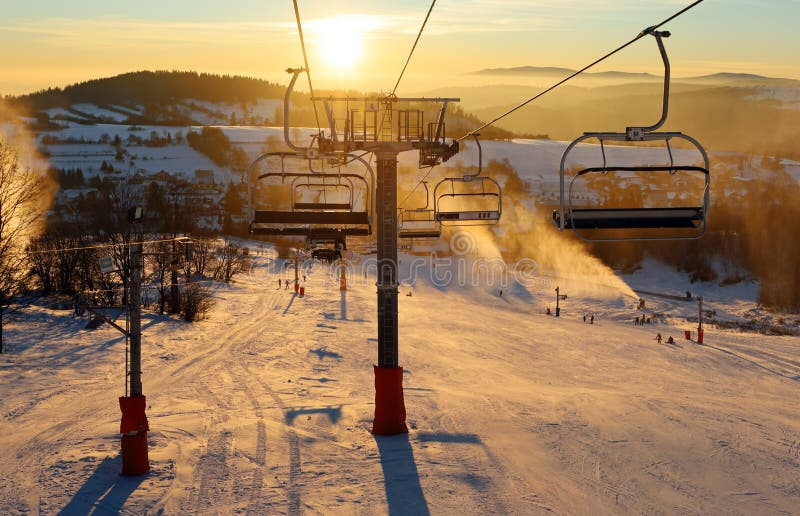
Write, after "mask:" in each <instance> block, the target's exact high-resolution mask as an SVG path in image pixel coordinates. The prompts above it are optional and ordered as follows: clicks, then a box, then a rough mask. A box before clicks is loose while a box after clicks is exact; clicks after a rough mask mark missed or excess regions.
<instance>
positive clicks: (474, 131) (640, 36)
mask: <svg viewBox="0 0 800 516" xmlns="http://www.w3.org/2000/svg"><path fill="white" fill-rule="evenodd" d="M702 2H703V0H697V1H695V2H693V3H692V4H690V5H688V6H687V7H684V8H683V9H681V10H680V11H678V12H677V13H675V14H673V15H672V16H670V17H669V18H667V19H666V20H664V21H662V22H661V23H659V24H658V25H653V26H652V27H648V28H646V29H644V30H643V31H642V32H640V33H639V34H638V35H637V36H636V37H635V38H633V39H632V40H630V41H628V42H627V43H625V44H623V45H621V46H619V47H617V48H616V49H614V50H612V51H611V52H609V53H608V54H606V55H604V56H603V57H601V58H600V59H597V60H596V61H594V62H592V63H591V64H589V65H587V66H584V67H583V68H581V69H580V70H578V71H577V72H575V73H573V74H572V75H570V76H569V77H566V78H565V79H562V80H560V81H558V82H557V83H555V84H554V85H552V86H550V87H549V88H547V89H546V90H544V91H542V92H541V93H539V94H537V95H535V96H533V97H531V98H529V99H528V100H526V101H525V102H522V103H521V104H518V105H517V106H514V107H513V108H511V109H509V110H508V111H506V112H505V113H503V114H502V115H499V116H497V117H496V118H495V119H494V120H492V121H490V122H486V123H485V124H483V125H482V126H480V127H478V128H477V129H473V130H472V131H470V132H468V133H467V134H465V135H464V136H462V137H461V138H458V139H457V140H456V141H458V142H460V141H462V140H464V139H466V138H469V137H470V136H472V135H473V134H475V133H477V132H479V131H480V130H481V129H484V128H486V127H488V126H490V125H493V124H495V123H496V122H498V121H500V120H501V119H503V118H505V117H507V116H508V115H510V114H511V113H513V112H514V111H517V110H518V109H521V108H522V107H524V106H527V105H528V104H530V103H531V102H533V101H534V100H536V99H538V98H539V97H541V96H543V95H545V94H547V93H549V92H551V91H553V90H554V89H556V88H558V87H559V86H561V85H562V84H564V83H565V82H567V81H569V80H570V79H573V78H574V77H576V76H578V75H580V74H582V73H583V72H585V71H586V70H588V69H589V68H591V67H593V66H595V65H597V64H599V63H601V62H602V61H605V60H606V59H608V58H609V57H611V56H613V55H614V54H616V53H618V52H620V51H621V50H623V49H624V48H627V47H628V46H630V45H632V44H633V43H635V42H637V41H639V40H640V39H641V38H643V37H645V36H647V35H649V34H651V33H652V32H653V31H655V30H656V29H658V28H659V27H661V26H662V25H665V24H667V23H669V22H670V21H672V20H674V19H675V18H677V17H678V16H680V15H682V14H683V13H685V12H686V11H688V10H689V9H691V8H693V7H695V6H696V5H698V4H701V3H702Z"/></svg>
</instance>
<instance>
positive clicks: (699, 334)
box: [697, 296, 703, 344]
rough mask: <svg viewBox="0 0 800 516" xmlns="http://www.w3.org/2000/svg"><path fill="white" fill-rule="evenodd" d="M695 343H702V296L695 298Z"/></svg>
mask: <svg viewBox="0 0 800 516" xmlns="http://www.w3.org/2000/svg"><path fill="white" fill-rule="evenodd" d="M697 321H698V324H697V343H698V344H702V343H703V296H699V297H698V298H697Z"/></svg>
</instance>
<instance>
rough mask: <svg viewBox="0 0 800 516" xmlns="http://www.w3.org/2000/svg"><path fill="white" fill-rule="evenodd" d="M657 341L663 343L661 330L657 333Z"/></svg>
mask: <svg viewBox="0 0 800 516" xmlns="http://www.w3.org/2000/svg"><path fill="white" fill-rule="evenodd" d="M656 342H658V343H659V344H661V332H658V334H657V335H656Z"/></svg>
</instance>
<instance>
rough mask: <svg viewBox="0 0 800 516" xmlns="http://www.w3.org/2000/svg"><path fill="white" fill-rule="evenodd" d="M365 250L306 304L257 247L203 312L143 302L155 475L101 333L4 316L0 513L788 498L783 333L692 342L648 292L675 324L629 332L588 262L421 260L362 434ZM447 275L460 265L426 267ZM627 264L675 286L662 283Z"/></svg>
mask: <svg viewBox="0 0 800 516" xmlns="http://www.w3.org/2000/svg"><path fill="white" fill-rule="evenodd" d="M251 250H252V251H254V250H255V248H253V249H251ZM364 260H365V259H363V258H362V257H358V256H351V267H352V268H353V270H352V271H351V274H350V285H349V289H348V290H347V292H340V291H339V289H338V281H337V278H336V272H335V270H332V269H330V268H329V267H328V266H325V265H321V264H314V265H313V266H312V267H311V268H308V269H307V270H305V271H303V272H304V273H305V274H306V275H307V276H308V279H307V282H305V288H306V295H305V297H302V298H301V297H297V296H295V295H294V293H293V292H292V291H288V290H284V289H283V288H280V289H278V288H276V284H277V281H278V279H283V278H291V277H293V274H292V273H291V272H290V271H287V270H286V268H285V263H284V262H283V261H282V260H279V259H276V258H274V256H272V255H270V256H254V258H253V267H252V270H251V272H250V273H248V274H244V275H242V276H240V277H238V278H237V281H236V283H234V284H233V285H231V286H216V287H215V296H216V298H217V305H216V307H215V308H214V310H213V311H212V313H211V316H210V318H209V319H208V320H206V321H204V322H200V323H195V324H191V325H187V324H184V323H182V322H178V321H175V320H172V319H169V318H167V317H163V316H156V315H146V316H145V318H144V338H143V371H144V373H143V383H144V393H145V394H146V395H147V400H148V409H147V413H148V417H149V419H150V427H151V432H150V434H149V447H150V462H151V466H152V471H151V472H150V473H149V474H148V475H146V476H143V477H139V478H123V477H120V476H119V475H118V472H119V469H120V457H119V436H118V434H117V432H118V430H119V418H120V413H119V409H118V405H117V397H118V396H120V395H122V394H123V382H124V372H123V371H124V369H123V364H124V348H125V343H124V341H123V339H121V338H120V335H119V334H118V333H117V332H116V331H115V330H113V329H110V328H108V327H101V328H100V329H99V330H96V331H88V330H84V329H83V326H84V324H85V319H83V320H78V319H74V318H73V317H72V316H71V313H70V311H68V310H62V311H59V310H49V309H45V308H41V307H35V306H34V307H28V308H25V309H23V310H22V311H21V312H19V313H18V314H16V315H14V321H12V322H11V323H10V324H9V325H8V326H7V327H6V329H5V342H6V345H7V346H10V347H11V352H10V353H9V354H5V355H2V356H0V414H2V419H0V436H1V437H0V442H2V446H0V476H2V478H3V482H2V483H0V513H2V514H17V513H37V512H38V513H43V514H52V513H57V512H59V511H63V513H66V514H84V513H89V512H96V513H118V512H123V513H127V514H140V513H164V514H187V513H199V514H220V513H221V514H232V513H244V512H246V513H255V514H263V513H279V514H287V513H288V514H299V513H309V514H332V513H334V514H387V513H390V514H427V513H432V514H456V513H458V514H544V513H556V514H642V513H647V514H653V513H684V514H764V513H784V514H788V513H793V512H796V511H797V508H798V507H800V475H798V471H800V420H799V419H798V417H797V389H798V382H799V381H800V338H797V337H764V336H761V335H755V334H744V333H733V332H728V331H721V330H716V329H714V328H712V327H707V329H706V336H705V337H706V345H698V344H696V343H694V342H690V341H686V340H684V339H683V338H682V337H681V335H682V333H683V330H684V329H690V328H691V327H692V325H690V324H686V323H679V321H680V316H682V315H684V314H685V313H688V312H689V311H690V310H691V306H692V304H686V306H684V305H683V304H681V303H679V302H677V301H669V300H665V301H663V303H664V304H662V305H659V306H660V307H661V308H664V309H666V310H668V311H669V312H670V315H675V316H676V317H675V319H674V320H673V321H674V322H675V325H671V324H661V325H656V326H647V327H637V326H634V325H633V324H632V318H633V317H634V316H635V315H636V314H637V312H636V311H635V309H634V306H635V303H636V299H635V297H631V295H630V293H629V292H628V291H627V289H626V288H625V287H618V288H611V287H608V286H605V287H604V286H602V285H601V286H600V287H599V288H585V287H586V285H587V284H589V283H592V282H594V281H596V278H582V279H581V278H576V277H572V278H569V279H568V281H569V283H564V282H563V281H565V280H563V279H562V278H553V277H548V276H543V275H538V274H533V275H527V276H525V277H524V278H523V280H522V283H524V286H523V285H516V286H514V285H511V286H507V287H506V288H505V289H504V293H503V295H502V297H500V296H499V292H498V289H499V285H497V284H495V285H489V284H488V283H487V282H488V280H486V279H484V280H483V281H482V282H478V284H476V285H471V284H470V283H469V282H467V283H466V284H463V285H459V284H458V281H457V278H458V277H459V276H458V274H459V265H458V263H452V264H450V265H447V264H444V265H443V264H441V263H440V264H438V265H437V269H438V273H437V274H438V275H437V276H434V277H433V278H434V279H431V278H432V276H431V274H432V271H433V269H432V268H431V266H430V264H429V263H428V264H425V263H422V264H420V265H419V267H417V266H414V267H416V268H415V269H414V270H416V271H417V274H416V275H414V276H413V277H407V278H405V282H404V284H403V285H402V286H401V288H400V298H399V302H400V346H399V350H400V364H401V365H402V366H403V367H404V368H405V371H404V372H405V374H404V385H405V403H406V408H407V412H408V423H409V426H410V433H409V434H408V436H396V437H373V436H372V435H371V434H370V433H369V429H370V427H371V421H372V416H373V410H374V405H373V403H374V400H373V396H374V389H373V381H374V378H373V372H372V365H373V363H375V360H376V355H377V350H376V345H377V344H376V339H375V337H376V310H375V287H374V282H375V279H374V277H373V275H372V272H368V273H367V274H366V275H365V274H364V273H363V272H362V269H361V268H359V267H360V265H361V264H362V262H363V261H364ZM412 260H413V258H412V257H411V256H404V257H403V271H402V272H403V274H402V275H403V276H406V272H407V271H409V270H412V265H413V263H412ZM366 270H368V271H373V270H374V269H370V268H369V267H366ZM447 270H449V271H450V272H451V273H452V274H454V276H453V277H454V278H456V280H454V281H452V282H450V283H449V284H442V283H441V282H440V281H438V280H435V278H439V277H441V275H442V274H444V273H445V272H446V271H447ZM628 280H629V281H630V282H631V283H632V284H633V285H634V286H635V287H637V288H645V287H646V288H647V289H649V290H659V289H662V290H668V292H667V293H669V294H673V293H675V291H677V294H680V293H681V290H683V289H684V285H683V284H680V283H677V284H674V286H673V285H672V281H673V280H675V281H678V282H679V281H681V280H680V278H677V277H675V278H672V279H670V278H664V279H663V280H661V281H660V282H659V281H653V282H650V283H648V281H647V279H646V277H644V276H642V277H632V278H628ZM557 285H560V286H562V288H565V289H568V290H564V292H567V293H569V298H568V299H567V300H566V301H564V304H563V307H562V308H563V311H562V317H560V318H555V317H552V316H547V315H545V313H544V312H545V308H546V307H548V306H550V307H552V306H553V289H554V287H555V286H557ZM620 285H621V284H620ZM595 287H596V286H595ZM409 293H410V294H412V295H411V296H408V295H407V294H409ZM712 294H713V293H712V292H707V295H709V297H711V298H713V295H712ZM737 295H738V294H737ZM736 299H738V298H736V297H735V296H734V295H731V297H730V299H728V301H730V302H736ZM647 301H648V303H650V302H652V303H654V304H658V303H662V301H659V300H658V299H656V298H648V299H647ZM728 301H725V295H720V302H728ZM587 313H594V314H596V317H597V318H596V320H595V321H594V324H592V325H590V324H588V323H584V322H583V320H582V316H583V315H585V314H587ZM656 332H661V333H662V335H664V337H666V336H668V335H671V336H673V337H675V338H676V339H677V340H676V343H675V344H673V345H667V344H658V343H656V341H655V340H654V337H655V333H656Z"/></svg>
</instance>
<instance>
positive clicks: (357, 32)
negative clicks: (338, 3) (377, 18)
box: [313, 16, 368, 69]
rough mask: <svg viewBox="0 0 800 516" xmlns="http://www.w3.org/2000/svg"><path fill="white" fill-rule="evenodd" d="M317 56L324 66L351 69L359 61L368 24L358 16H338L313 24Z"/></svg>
mask: <svg viewBox="0 0 800 516" xmlns="http://www.w3.org/2000/svg"><path fill="white" fill-rule="evenodd" d="M313 30H314V32H316V33H317V34H318V40H317V45H318V48H319V54H320V57H321V58H322V60H323V62H324V63H325V65H326V66H329V67H331V68H339V69H341V68H351V67H353V66H354V65H355V64H356V63H358V61H359V60H360V59H361V57H362V55H363V47H364V32H365V31H366V30H368V24H367V23H366V21H365V20H364V19H362V18H361V17H358V16H338V17H336V18H330V19H327V20H318V21H316V22H314V23H313Z"/></svg>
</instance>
